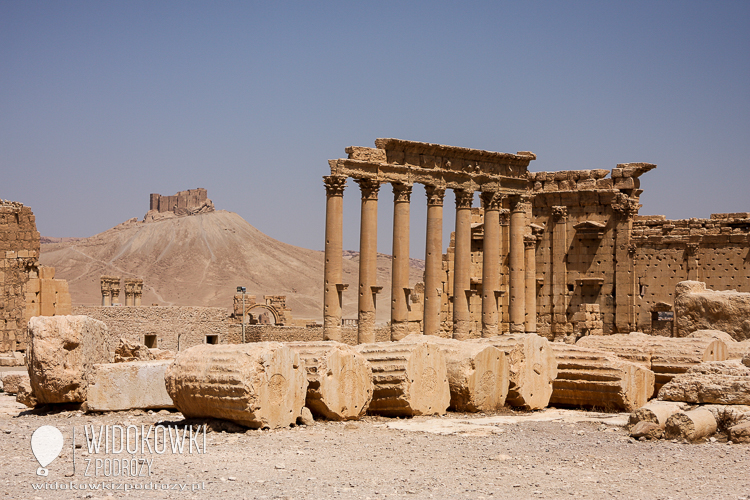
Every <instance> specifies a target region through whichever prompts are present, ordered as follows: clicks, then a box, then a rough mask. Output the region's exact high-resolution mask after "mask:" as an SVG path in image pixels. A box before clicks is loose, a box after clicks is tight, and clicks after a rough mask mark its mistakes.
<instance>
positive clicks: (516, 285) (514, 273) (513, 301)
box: [509, 196, 527, 333]
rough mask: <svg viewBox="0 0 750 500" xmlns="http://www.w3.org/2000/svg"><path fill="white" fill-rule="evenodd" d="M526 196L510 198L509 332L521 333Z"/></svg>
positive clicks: (524, 305)
mask: <svg viewBox="0 0 750 500" xmlns="http://www.w3.org/2000/svg"><path fill="white" fill-rule="evenodd" d="M526 201H527V200H526V197H525V196H513V197H512V198H511V199H510V203H511V208H510V255H509V267H510V303H509V308H510V332H511V333H522V332H523V331H524V321H525V315H526V304H525V302H526V290H525V288H526V283H525V280H526V276H525V272H524V262H523V260H524V255H523V234H524V230H525V227H526Z"/></svg>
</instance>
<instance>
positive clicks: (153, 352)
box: [115, 339, 175, 363]
mask: <svg viewBox="0 0 750 500" xmlns="http://www.w3.org/2000/svg"><path fill="white" fill-rule="evenodd" d="M174 358H175V354H174V352H172V351H169V350H166V349H156V348H154V349H149V348H148V347H146V346H145V345H143V344H140V343H138V342H135V341H133V340H128V339H120V344H119V345H118V346H117V348H116V349H115V363H130V362H132V361H152V360H155V359H174Z"/></svg>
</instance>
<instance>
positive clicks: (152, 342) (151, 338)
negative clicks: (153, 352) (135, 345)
mask: <svg viewBox="0 0 750 500" xmlns="http://www.w3.org/2000/svg"><path fill="white" fill-rule="evenodd" d="M143 345H145V346H146V347H148V348H149V349H156V335H145V336H144V337H143Z"/></svg>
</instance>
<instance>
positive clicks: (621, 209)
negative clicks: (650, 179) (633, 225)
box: [612, 193, 642, 219]
mask: <svg viewBox="0 0 750 500" xmlns="http://www.w3.org/2000/svg"><path fill="white" fill-rule="evenodd" d="M641 206H642V205H641V204H640V203H638V199H637V198H630V197H629V196H627V195H625V194H622V193H619V194H618V195H617V197H615V200H614V201H613V202H612V210H614V211H615V213H617V215H619V216H620V217H621V218H624V219H631V218H633V217H635V216H636V215H638V210H640V208H641Z"/></svg>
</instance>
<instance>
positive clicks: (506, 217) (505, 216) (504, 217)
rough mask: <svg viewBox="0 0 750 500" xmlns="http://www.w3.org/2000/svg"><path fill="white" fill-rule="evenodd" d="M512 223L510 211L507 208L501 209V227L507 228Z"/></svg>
mask: <svg viewBox="0 0 750 500" xmlns="http://www.w3.org/2000/svg"><path fill="white" fill-rule="evenodd" d="M509 223H510V210H508V209H507V208H502V209H500V225H501V226H507V225H508V224H509Z"/></svg>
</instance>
